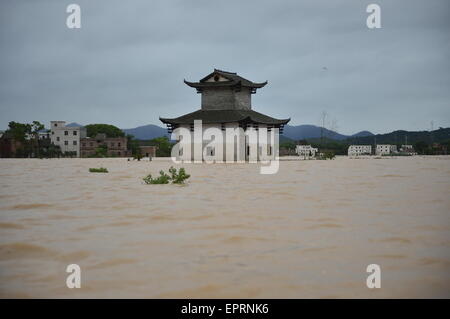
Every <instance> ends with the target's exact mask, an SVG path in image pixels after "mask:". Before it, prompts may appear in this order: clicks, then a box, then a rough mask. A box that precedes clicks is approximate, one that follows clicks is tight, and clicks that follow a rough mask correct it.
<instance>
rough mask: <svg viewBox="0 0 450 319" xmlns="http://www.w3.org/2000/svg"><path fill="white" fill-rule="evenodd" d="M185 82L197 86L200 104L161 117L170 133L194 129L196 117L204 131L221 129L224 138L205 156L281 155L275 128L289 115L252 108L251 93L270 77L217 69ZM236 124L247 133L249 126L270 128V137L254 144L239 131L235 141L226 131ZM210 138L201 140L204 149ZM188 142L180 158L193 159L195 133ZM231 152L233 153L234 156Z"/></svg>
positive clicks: (249, 158)
mask: <svg viewBox="0 0 450 319" xmlns="http://www.w3.org/2000/svg"><path fill="white" fill-rule="evenodd" d="M184 83H185V84H186V85H188V86H190V87H192V88H195V89H196V91H197V93H200V94H201V108H200V109H199V110H197V111H195V112H192V113H188V114H185V115H182V116H180V117H176V118H160V120H161V121H162V122H163V123H164V124H166V125H167V127H168V129H169V133H171V132H172V131H174V130H175V129H177V128H185V129H188V130H190V131H191V132H192V131H194V121H195V120H201V121H202V130H203V132H204V130H206V129H208V128H214V129H217V131H220V132H221V135H222V142H220V143H218V145H216V146H214V147H208V148H207V149H206V152H204V153H202V154H206V158H205V155H202V156H203V157H202V159H203V160H208V159H210V158H213V159H214V160H215V161H219V162H220V161H227V162H228V161H234V162H236V161H239V162H241V161H259V160H270V159H275V158H276V157H277V156H278V152H279V150H278V145H276V146H275V147H276V149H273V146H272V145H271V144H272V143H270V141H271V140H272V138H275V134H276V133H275V132H276V130H274V129H278V130H277V131H278V132H279V133H278V134H281V133H282V129H283V126H284V125H286V124H287V123H288V122H289V120H290V119H282V120H279V119H275V118H273V117H270V116H268V115H265V114H262V113H259V112H256V111H254V110H252V103H251V97H252V94H255V93H256V90H257V89H260V88H262V87H264V86H265V85H266V84H267V81H266V82H262V83H255V82H252V81H249V80H247V79H244V78H243V77H241V76H239V75H237V73H233V72H226V71H222V70H218V69H214V71H213V72H212V73H210V74H208V75H207V76H205V77H204V78H203V79H201V80H200V81H199V82H188V81H186V80H185V81H184ZM236 128H242V130H241V131H242V132H244V133H245V132H246V131H247V130H248V129H249V128H254V129H256V130H259V129H261V128H265V129H267V131H268V134H267V140H262V139H258V141H257V145H256V147H255V145H254V143H252V144H251V145H250V140H249V138H248V136H246V135H245V134H242V133H239V135H237V136H235V137H236V139H234V138H233V139H234V140H233V141H234V142H233V143H228V142H227V139H226V131H230V129H236ZM203 132H201V134H202V133H203ZM271 134H273V135H271ZM192 135H194V134H192ZM202 136H203V135H202ZM276 137H278V136H276ZM183 138H184V137H183ZM219 140H220V139H219ZM210 141H211V140H209V141H205V140H202V143H203V144H202V145H201V146H200V147H201V149H202V150H205V146H206V144H208V143H209V142H210ZM185 145H186V146H184V147H185V148H188V149H184V148H180V149H179V151H178V154H177V159H179V160H186V161H190V160H194V151H195V148H194V137H192V138H191V140H190V141H188V142H187V143H186V144H185ZM250 146H251V147H250ZM229 154H232V157H231V155H229Z"/></svg>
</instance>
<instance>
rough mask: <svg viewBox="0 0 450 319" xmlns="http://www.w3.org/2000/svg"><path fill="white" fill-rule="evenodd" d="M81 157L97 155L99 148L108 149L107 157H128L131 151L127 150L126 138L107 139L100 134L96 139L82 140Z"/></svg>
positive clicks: (86, 138)
mask: <svg viewBox="0 0 450 319" xmlns="http://www.w3.org/2000/svg"><path fill="white" fill-rule="evenodd" d="M80 142H81V148H80V151H81V157H89V156H94V155H96V154H97V150H98V149H99V148H102V147H105V148H106V156H116V157H128V156H130V155H131V151H130V150H128V149H127V146H128V145H127V142H128V141H127V138H126V137H106V134H103V133H100V134H97V135H96V136H95V137H93V138H91V137H85V138H82V139H81V141H80Z"/></svg>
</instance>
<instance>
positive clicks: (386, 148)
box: [375, 144, 397, 155]
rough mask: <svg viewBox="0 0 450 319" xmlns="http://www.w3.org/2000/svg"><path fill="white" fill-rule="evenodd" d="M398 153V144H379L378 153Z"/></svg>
mask: <svg viewBox="0 0 450 319" xmlns="http://www.w3.org/2000/svg"><path fill="white" fill-rule="evenodd" d="M395 153H397V145H391V144H377V147H376V150H375V154H376V155H392V154H395Z"/></svg>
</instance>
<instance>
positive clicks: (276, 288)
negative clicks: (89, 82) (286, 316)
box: [0, 156, 450, 298]
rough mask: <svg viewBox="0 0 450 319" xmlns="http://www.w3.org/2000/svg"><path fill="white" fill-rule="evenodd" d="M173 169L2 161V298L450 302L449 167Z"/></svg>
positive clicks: (384, 163)
mask: <svg viewBox="0 0 450 319" xmlns="http://www.w3.org/2000/svg"><path fill="white" fill-rule="evenodd" d="M171 165H172V163H171V162H170V161H152V162H148V161H140V162H137V161H130V162H128V161H127V160H126V159H44V160H39V159H1V160H0V297H3V298H5V297H23V298H29V297H32V298H50V297H51V298H53V297H55V298H72V297H75V298H95V297H105V298H109V297H125V298H126V297H142V298H168V297H176V298H199V297H207V298H221V297H222V298H310V297H319V298H341V297H350V298H361V297H364V298H365V297H368V298H381V297H387V298H390V297H399V298H409V297H425V298H428V297H443V298H450V275H449V274H450V196H449V195H450V156H447V157H445V156H441V157H420V156H417V157H404V158H386V159H373V158H372V159H348V158H346V157H342V158H338V159H336V160H332V161H330V160H329V161H283V162H281V163H280V171H279V172H278V173H277V174H275V175H260V174H259V165H256V164H185V165H183V166H184V167H185V168H186V170H187V172H188V173H190V174H191V178H190V180H189V183H188V184H187V185H186V186H176V185H145V184H143V183H142V177H144V176H145V175H147V174H148V173H152V174H157V173H158V172H159V170H160V169H164V170H167V169H168V168H169V167H170V166H171ZM101 166H103V167H106V168H108V170H109V173H108V174H98V173H97V174H94V173H89V172H88V169H89V168H90V167H101ZM69 264H78V265H80V267H81V288H80V289H69V288H67V286H66V278H67V276H68V275H69V274H68V273H66V267H67V265H69ZM369 264H378V265H380V267H381V288H380V289H369V288H367V286H366V278H367V276H368V275H369V274H368V273H367V272H366V267H367V265H369Z"/></svg>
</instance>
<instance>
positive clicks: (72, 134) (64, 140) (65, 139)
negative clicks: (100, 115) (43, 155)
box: [50, 121, 86, 157]
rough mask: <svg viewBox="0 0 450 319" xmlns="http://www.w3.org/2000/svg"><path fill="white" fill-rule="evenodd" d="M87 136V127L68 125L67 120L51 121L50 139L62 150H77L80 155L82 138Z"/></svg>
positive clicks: (78, 155) (64, 151)
mask: <svg viewBox="0 0 450 319" xmlns="http://www.w3.org/2000/svg"><path fill="white" fill-rule="evenodd" d="M85 137H86V128H85V127H82V126H66V122H65V121H51V122H50V141H51V143H53V144H55V145H58V146H59V147H60V148H61V152H63V153H66V152H76V154H77V155H76V156H77V157H80V139H81V138H85Z"/></svg>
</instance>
